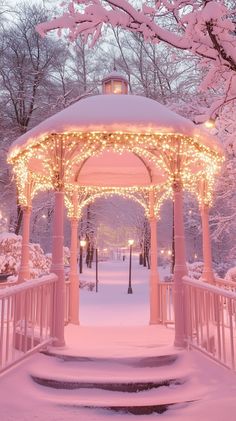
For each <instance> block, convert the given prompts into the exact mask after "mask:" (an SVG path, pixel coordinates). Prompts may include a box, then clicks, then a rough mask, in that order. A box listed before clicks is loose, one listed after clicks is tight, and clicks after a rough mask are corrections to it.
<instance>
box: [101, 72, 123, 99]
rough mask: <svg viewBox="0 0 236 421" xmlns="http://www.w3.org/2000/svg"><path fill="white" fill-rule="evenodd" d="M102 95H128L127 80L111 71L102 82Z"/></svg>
mask: <svg viewBox="0 0 236 421" xmlns="http://www.w3.org/2000/svg"><path fill="white" fill-rule="evenodd" d="M102 93H103V94H115V95H119V94H123V95H125V94H128V81H127V79H126V78H125V76H123V75H121V74H120V73H119V72H117V71H116V70H113V72H112V73H109V74H108V75H107V76H105V77H104V78H103V80H102Z"/></svg>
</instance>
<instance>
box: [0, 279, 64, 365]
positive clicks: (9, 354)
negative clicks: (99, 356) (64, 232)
mask: <svg viewBox="0 0 236 421" xmlns="http://www.w3.org/2000/svg"><path fill="white" fill-rule="evenodd" d="M56 281H57V276H56V275H54V274H50V275H46V276H43V277H42V278H39V279H34V280H31V281H27V282H25V283H22V284H19V285H15V286H11V287H7V288H5V289H1V290H0V372H2V371H4V370H5V369H6V368H8V367H10V366H12V365H14V364H16V363H18V362H19V361H20V360H22V359H23V358H24V357H25V356H26V355H28V354H30V353H33V352H35V351H37V350H39V349H41V348H42V347H44V346H45V345H46V344H48V343H50V342H52V341H53V331H54V322H55V320H54V308H55V306H54V302H55V291H56Z"/></svg>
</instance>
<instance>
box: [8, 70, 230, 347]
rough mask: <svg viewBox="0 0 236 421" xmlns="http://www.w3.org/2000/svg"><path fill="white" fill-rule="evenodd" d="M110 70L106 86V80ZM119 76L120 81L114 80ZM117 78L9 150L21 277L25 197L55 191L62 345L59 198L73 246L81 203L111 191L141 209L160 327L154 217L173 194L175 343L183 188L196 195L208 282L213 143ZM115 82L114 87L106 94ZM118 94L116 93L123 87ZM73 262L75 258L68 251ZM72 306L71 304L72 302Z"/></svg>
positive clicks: (218, 152)
mask: <svg viewBox="0 0 236 421" xmlns="http://www.w3.org/2000/svg"><path fill="white" fill-rule="evenodd" d="M112 77H113V76H111V80H110V81H111V82H112ZM118 79H119V78H118ZM118 79H117V75H116V76H115V82H116V83H115V82H114V83H113V82H112V83H111V84H110V85H109V83H108V82H109V78H106V79H105V80H106V84H107V86H108V85H109V86H110V88H111V89H110V88H109V89H110V90H109V95H108V94H107V93H106V89H105V86H104V94H103V95H97V96H91V97H87V98H85V99H83V100H81V101H79V102H77V103H75V104H73V105H71V106H69V107H68V108H66V109H65V110H63V111H61V112H59V113H57V114H56V115H54V116H52V117H50V118H48V119H47V120H45V121H44V122H42V123H41V124H39V125H38V126H36V127H35V128H33V129H32V130H30V131H29V132H27V133H25V134H24V135H22V136H21V137H20V138H19V139H17V140H16V141H15V142H14V143H13V145H12V147H11V149H10V152H9V156H8V162H9V163H11V164H12V166H13V171H14V173H15V178H16V183H17V187H18V192H19V203H20V204H21V205H22V207H23V240H22V260H21V268H20V273H19V282H22V281H23V280H24V279H27V278H28V277H29V266H28V260H29V256H28V244H29V220H30V211H31V201H32V197H33V196H34V195H35V194H36V193H37V192H38V191H39V190H47V189H54V190H55V212H54V228H53V250H52V267H51V271H52V272H55V273H56V274H57V275H58V283H57V300H56V313H57V320H56V324H55V337H56V338H57V343H56V344H57V345H58V346H59V345H63V344H64V314H63V306H64V267H63V209H64V197H65V202H66V205H67V208H68V215H69V217H70V218H71V221H72V235H71V244H72V246H73V247H72V248H73V250H75V249H76V247H75V246H76V244H77V224H78V218H79V217H80V214H81V207H82V206H83V204H84V203H88V202H89V201H90V200H92V198H94V197H97V196H98V195H100V194H104V195H105V194H108V193H109V194H110V193H111V192H112V191H113V193H114V192H116V193H117V192H119V194H122V192H123V194H124V195H127V196H128V195H130V196H132V197H133V198H135V200H137V201H141V203H143V204H146V205H144V206H145V207H146V208H147V209H148V216H149V220H150V227H151V274H150V323H158V321H159V320H158V305H159V298H158V282H159V276H158V272H157V218H158V214H159V209H160V203H162V201H163V200H164V199H165V198H167V197H173V200H174V219H175V249H176V259H175V269H174V285H175V294H174V300H175V329H176V336H175V344H176V345H179V346H183V345H184V334H183V309H182V277H183V276H184V275H185V274H186V271H187V269H186V262H185V244H184V226H183V203H182V202H183V197H182V196H183V190H189V191H191V192H194V193H195V194H196V196H197V198H198V201H199V205H200V208H201V215H202V221H203V251H204V276H205V277H206V280H208V281H209V282H211V281H212V277H213V273H212V267H211V253H210V238H209V227H208V209H209V206H210V204H211V201H212V191H213V187H214V179H215V177H216V175H217V173H218V172H219V170H220V167H221V163H222V161H223V159H224V158H223V151H222V148H221V146H220V145H219V144H218V142H217V140H216V139H215V138H214V137H213V136H211V135H209V133H207V132H206V131H204V130H201V129H199V128H197V127H196V126H195V125H194V124H193V123H192V122H191V121H189V120H186V119H185V118H183V117H181V116H179V115H177V114H175V113H173V112H172V111H170V110H168V109H167V108H166V107H164V106H163V105H161V104H159V103H157V102H156V101H153V100H151V99H148V98H144V97H140V96H136V95H126V94H124V93H125V92H126V90H125V89H124V78H123V77H122V78H121V79H122V80H121V88H120V91H119V89H118V88H117V87H118V85H119V84H118V81H119V80H118ZM112 86H113V87H115V88H114V89H118V91H116V92H115V91H114V92H113V91H112ZM120 92H121V93H120ZM71 259H72V261H73V262H74V263H73V265H74V266H73V267H74V268H76V254H75V252H73V253H72V256H71ZM71 285H72V288H71V297H72V301H73V297H76V298H75V304H76V305H73V306H72V307H73V309H74V310H73V311H72V313H71V320H72V321H73V322H75V323H76V322H78V309H77V307H78V303H77V301H76V300H78V277H77V273H76V271H74V272H73V270H72V272H71ZM71 304H72V302H71Z"/></svg>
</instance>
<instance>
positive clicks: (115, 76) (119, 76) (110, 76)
mask: <svg viewBox="0 0 236 421" xmlns="http://www.w3.org/2000/svg"><path fill="white" fill-rule="evenodd" d="M108 79H122V80H125V81H126V82H127V79H126V77H125V76H124V75H122V73H119V72H117V71H116V70H113V71H112V72H111V73H108V75H106V76H105V77H104V78H103V79H102V81H105V80H108Z"/></svg>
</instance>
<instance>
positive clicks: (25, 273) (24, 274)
mask: <svg viewBox="0 0 236 421" xmlns="http://www.w3.org/2000/svg"><path fill="white" fill-rule="evenodd" d="M30 216H31V206H24V207H23V226H22V248H21V263H20V269H19V274H18V283H22V282H24V281H25V280H27V279H29V278H30V269H29V238H30Z"/></svg>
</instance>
